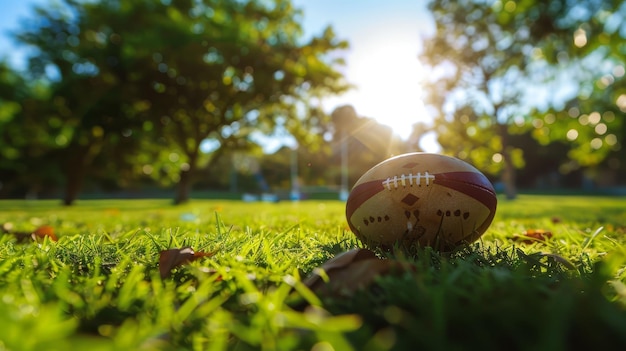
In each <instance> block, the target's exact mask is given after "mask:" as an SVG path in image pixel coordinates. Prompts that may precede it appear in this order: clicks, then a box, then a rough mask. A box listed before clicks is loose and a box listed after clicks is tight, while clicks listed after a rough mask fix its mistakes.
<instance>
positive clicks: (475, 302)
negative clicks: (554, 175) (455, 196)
mask: <svg viewBox="0 0 626 351" xmlns="http://www.w3.org/2000/svg"><path fill="white" fill-rule="evenodd" d="M344 211H345V204H344V203H342V202H339V201H313V200H310V201H301V202H279V203H244V202H241V201H233V200H194V201H191V202H190V203H188V204H185V205H181V206H172V205H171V203H170V202H169V201H168V200H149V199H142V200H81V201H78V202H77V203H76V205H75V206H73V207H63V206H61V205H60V202H58V201H48V200H46V201H14V200H3V201H0V226H1V228H0V230H1V229H3V231H4V232H5V233H4V234H0V350H90V351H98V350H315V351H330V350H420V349H426V350H467V349H476V350H501V349H507V350H570V349H605V350H617V349H624V347H626V199H623V198H620V197H599V196H596V197H594V196H540V195H522V196H520V197H519V198H518V199H516V200H514V201H507V200H505V199H503V198H500V199H499V203H498V210H497V215H496V217H495V219H494V222H493V223H492V225H491V227H490V228H489V230H488V231H487V232H486V233H485V234H484V235H483V237H482V238H481V239H480V240H479V241H478V242H476V243H474V244H471V245H469V246H465V247H460V248H458V249H457V250H455V251H454V252H449V253H438V252H435V251H433V250H430V249H428V248H418V247H410V248H397V250H395V251H394V252H378V251H376V255H377V258H375V262H374V264H373V265H372V266H371V267H372V268H374V271H375V269H376V268H377V267H379V264H380V262H385V263H389V262H393V263H394V264H393V265H392V267H395V268H394V269H391V270H381V271H380V272H379V273H378V274H374V275H373V279H370V280H368V279H366V278H365V277H362V276H361V275H362V274H363V269H359V268H358V267H357V266H356V265H353V263H354V262H352V263H350V262H349V263H346V264H345V265H343V266H341V267H338V268H336V269H339V270H343V272H344V273H343V275H342V277H343V278H342V279H343V281H342V282H341V284H340V285H339V286H340V287H341V289H339V290H333V291H329V290H324V289H319V285H317V287H316V286H313V285H311V284H309V283H308V282H307V281H306V278H307V277H308V276H310V275H311V274H313V273H314V272H319V273H320V275H321V276H323V277H324V278H327V277H330V280H331V282H332V281H333V275H332V274H331V270H330V269H329V270H328V271H327V272H326V273H324V272H321V271H320V270H317V269H316V268H318V267H320V266H322V265H323V264H324V263H325V262H326V261H328V260H329V259H331V258H333V257H335V256H337V255H339V254H341V253H343V252H346V251H348V250H352V249H358V248H361V249H363V245H362V244H361V243H360V242H358V241H357V240H356V239H355V237H354V236H353V234H352V233H351V232H350V230H349V229H348V226H347V223H346V220H345V216H344ZM42 226H47V228H48V229H47V231H46V230H41V231H39V232H38V233H39V234H40V235H39V236H34V239H33V238H31V235H30V233H32V232H33V231H35V230H36V229H37V228H41V227H42ZM44 228H46V227H44ZM51 230H53V231H54V236H55V237H56V238H58V240H57V241H55V240H53V237H52V236H50V235H46V234H50V231H51ZM0 233H1V231H0ZM186 247H191V248H192V249H193V253H192V254H189V252H190V251H184V250H179V249H182V248H186ZM166 250H171V251H166ZM164 252H166V253H168V254H169V256H164V255H165V254H164ZM163 257H167V258H168V259H165V260H164V259H163ZM160 258H161V262H160ZM360 267H361V268H362V267H363V266H360Z"/></svg>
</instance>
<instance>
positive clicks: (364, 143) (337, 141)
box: [331, 105, 410, 184]
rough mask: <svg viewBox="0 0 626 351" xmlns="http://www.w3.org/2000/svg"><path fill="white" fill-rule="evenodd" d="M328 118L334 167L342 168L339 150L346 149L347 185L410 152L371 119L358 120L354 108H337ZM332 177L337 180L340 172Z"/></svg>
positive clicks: (347, 106) (391, 132)
mask: <svg viewBox="0 0 626 351" xmlns="http://www.w3.org/2000/svg"><path fill="white" fill-rule="evenodd" d="M331 117H332V125H333V128H334V131H333V138H332V140H333V148H334V152H333V154H334V157H333V164H336V165H339V164H341V159H340V158H341V157H342V155H341V154H342V153H341V148H342V147H347V153H348V169H349V170H350V173H349V177H348V184H354V183H356V182H357V180H358V179H359V178H360V177H361V175H363V173H365V172H367V170H368V169H370V168H371V167H373V166H375V165H376V164H377V163H379V162H382V161H384V160H385V159H387V158H389V157H391V156H394V155H398V154H402V153H405V152H407V151H410V150H407V144H405V143H404V142H402V140H401V139H400V138H399V137H398V136H397V135H395V134H393V131H392V130H391V128H390V127H388V126H385V125H381V124H379V123H377V122H376V120H375V119H373V118H369V117H364V116H359V115H358V114H357V112H356V110H355V108H354V107H353V106H350V105H344V106H340V107H337V108H336V109H335V110H333V112H332V114H331ZM343 143H346V145H345V146H344V145H343ZM335 173H336V174H335V177H336V178H337V179H339V177H340V172H339V169H337V172H335ZM337 183H339V182H337Z"/></svg>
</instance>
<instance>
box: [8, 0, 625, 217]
mask: <svg viewBox="0 0 626 351" xmlns="http://www.w3.org/2000/svg"><path fill="white" fill-rule="evenodd" d="M429 10H430V11H431V12H432V15H433V17H434V19H435V24H436V32H435V34H434V36H433V37H429V38H425V39H424V43H425V44H424V50H423V52H422V53H421V54H420V55H419V57H416V59H419V60H420V62H422V64H423V65H424V66H425V67H426V70H427V71H428V72H430V76H429V77H430V79H429V80H428V81H427V82H425V88H424V91H425V92H426V96H425V97H424V100H425V103H426V104H427V106H428V107H429V108H430V112H431V113H432V115H433V117H434V124H433V125H426V124H423V123H416V124H415V125H414V130H413V133H412V134H411V136H410V137H409V139H408V140H400V139H399V138H398V137H397V136H395V135H393V133H392V132H391V129H390V128H388V127H385V126H383V125H380V124H378V123H377V122H376V121H375V120H374V119H373V118H369V117H364V116H359V115H358V114H357V112H356V109H358V106H356V109H355V107H352V106H340V107H337V108H336V109H335V110H334V111H332V113H330V114H329V113H326V112H325V111H324V109H323V108H322V107H323V106H322V101H323V99H324V98H325V97H328V96H331V95H335V94H340V93H342V92H344V91H346V90H347V89H350V88H351V87H350V84H349V82H346V81H345V80H344V78H343V77H342V75H341V73H340V68H341V66H342V65H343V64H344V63H343V61H342V60H341V54H340V53H341V51H342V50H344V49H346V48H347V47H348V43H347V42H346V41H344V40H341V39H339V38H337V37H336V35H335V33H334V32H333V29H332V27H327V28H326V30H324V31H323V32H322V33H321V34H319V35H317V36H313V37H311V38H309V39H305V38H304V36H303V32H302V28H301V21H302V16H303V15H304V14H303V13H302V12H301V11H299V10H298V9H296V8H294V6H293V4H292V3H291V1H290V0H274V1H262V0H248V1H235V0H233V1H223V0H203V1H194V0H169V1H154V0H137V1H122V0H100V1H78V0H65V1H63V3H62V4H61V5H59V6H51V7H45V8H44V7H40V8H37V9H36V15H35V16H34V17H33V19H32V20H31V21H32V22H29V23H26V24H25V25H24V27H23V29H22V30H21V31H19V32H18V33H15V37H16V39H17V40H18V41H19V42H21V43H23V44H24V45H28V46H30V47H31V48H33V49H34V50H33V54H32V55H31V56H30V58H29V64H28V69H27V70H26V71H24V72H22V71H17V70H15V69H13V68H12V67H11V66H10V65H9V64H7V63H6V62H4V63H2V62H0V198H2V197H24V196H33V197H34V196H37V197H50V196H62V197H63V201H64V203H65V204H68V205H69V204H72V203H73V202H74V201H75V200H76V199H77V198H78V196H79V194H80V193H81V191H89V192H120V191H124V192H125V193H126V194H128V193H133V192H137V193H139V194H143V195H146V192H147V191H154V190H155V189H176V190H175V192H174V194H173V196H174V201H175V203H182V202H185V201H186V200H188V199H189V197H190V192H191V191H192V190H202V189H212V190H219V191H233V192H261V191H276V190H277V189H288V188H289V187H291V186H292V183H293V177H292V175H293V170H294V167H296V168H297V174H298V177H299V181H300V183H302V184H304V185H308V186H319V187H336V186H338V185H339V184H340V183H341V181H342V161H341V158H342V155H346V154H347V155H348V162H347V166H348V169H349V173H348V179H347V183H348V184H349V185H351V184H354V182H356V180H357V179H358V177H359V176H360V175H361V174H362V173H363V172H365V171H366V170H367V169H369V168H370V167H371V166H373V165H374V164H376V163H378V162H380V161H382V160H384V159H385V158H387V157H389V156H391V155H394V154H399V153H403V152H409V151H420V150H421V149H420V139H421V138H422V137H423V136H424V135H425V134H426V133H428V132H435V133H436V134H437V136H438V142H439V144H440V145H441V148H442V152H443V153H446V154H450V155H453V156H456V157H459V158H461V159H465V160H467V161H469V162H470V163H472V164H474V165H476V166H477V167H478V168H479V169H480V170H482V171H483V172H485V173H486V174H488V175H489V176H490V177H491V178H492V179H493V180H494V182H499V183H500V184H503V189H504V191H505V192H506V194H507V196H509V197H514V196H515V194H516V192H517V188H518V187H528V188H530V187H537V186H541V185H544V186H546V187H547V186H550V187H555V186H557V187H567V186H569V187H580V186H581V184H582V183H583V182H584V181H585V180H589V181H594V182H596V183H597V184H609V185H615V184H619V180H620V179H626V178H625V176H626V159H625V158H626V157H625V156H624V153H623V152H621V146H622V145H624V138H625V137H626V121H624V115H625V113H626V80H625V79H624V73H625V63H624V60H623V57H624V55H626V40H625V38H626V21H624V19H625V17H626V5H624V4H622V2H621V1H617V0H612V1H598V0H581V1H571V0H548V1H540V0H524V1H474V0H455V1H452V0H449V1H431V2H430V4H429ZM420 98H421V97H419V96H416V99H420ZM284 136H290V137H291V138H293V140H295V141H296V143H297V146H298V147H297V148H294V147H293V146H291V147H290V146H284V147H282V148H279V149H278V150H277V151H275V152H272V153H267V152H265V151H264V149H263V140H266V141H267V140H269V139H277V138H282V137H284ZM60 194H61V195H60Z"/></svg>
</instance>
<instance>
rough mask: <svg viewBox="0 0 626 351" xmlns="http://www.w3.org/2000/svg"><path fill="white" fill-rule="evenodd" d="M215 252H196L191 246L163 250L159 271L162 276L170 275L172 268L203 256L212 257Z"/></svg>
mask: <svg viewBox="0 0 626 351" xmlns="http://www.w3.org/2000/svg"><path fill="white" fill-rule="evenodd" d="M213 255H215V253H214V252H195V251H194V250H193V249H192V248H191V247H183V248H181V249H169V250H163V251H161V252H160V253H159V272H160V273H161V278H162V279H163V278H166V277H167V276H169V274H170V272H171V271H172V269H174V268H175V267H178V266H180V265H183V264H187V263H189V262H191V261H195V260H197V259H199V258H202V257H211V256H213Z"/></svg>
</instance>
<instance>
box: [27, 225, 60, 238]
mask: <svg viewBox="0 0 626 351" xmlns="http://www.w3.org/2000/svg"><path fill="white" fill-rule="evenodd" d="M31 236H32V238H33V239H34V240H37V238H41V239H43V238H44V237H46V236H47V237H49V238H50V240H52V241H57V237H56V235H54V228H52V227H51V226H49V225H42V226H41V227H39V228H37V229H35V231H34V232H33V233H32V234H31Z"/></svg>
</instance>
